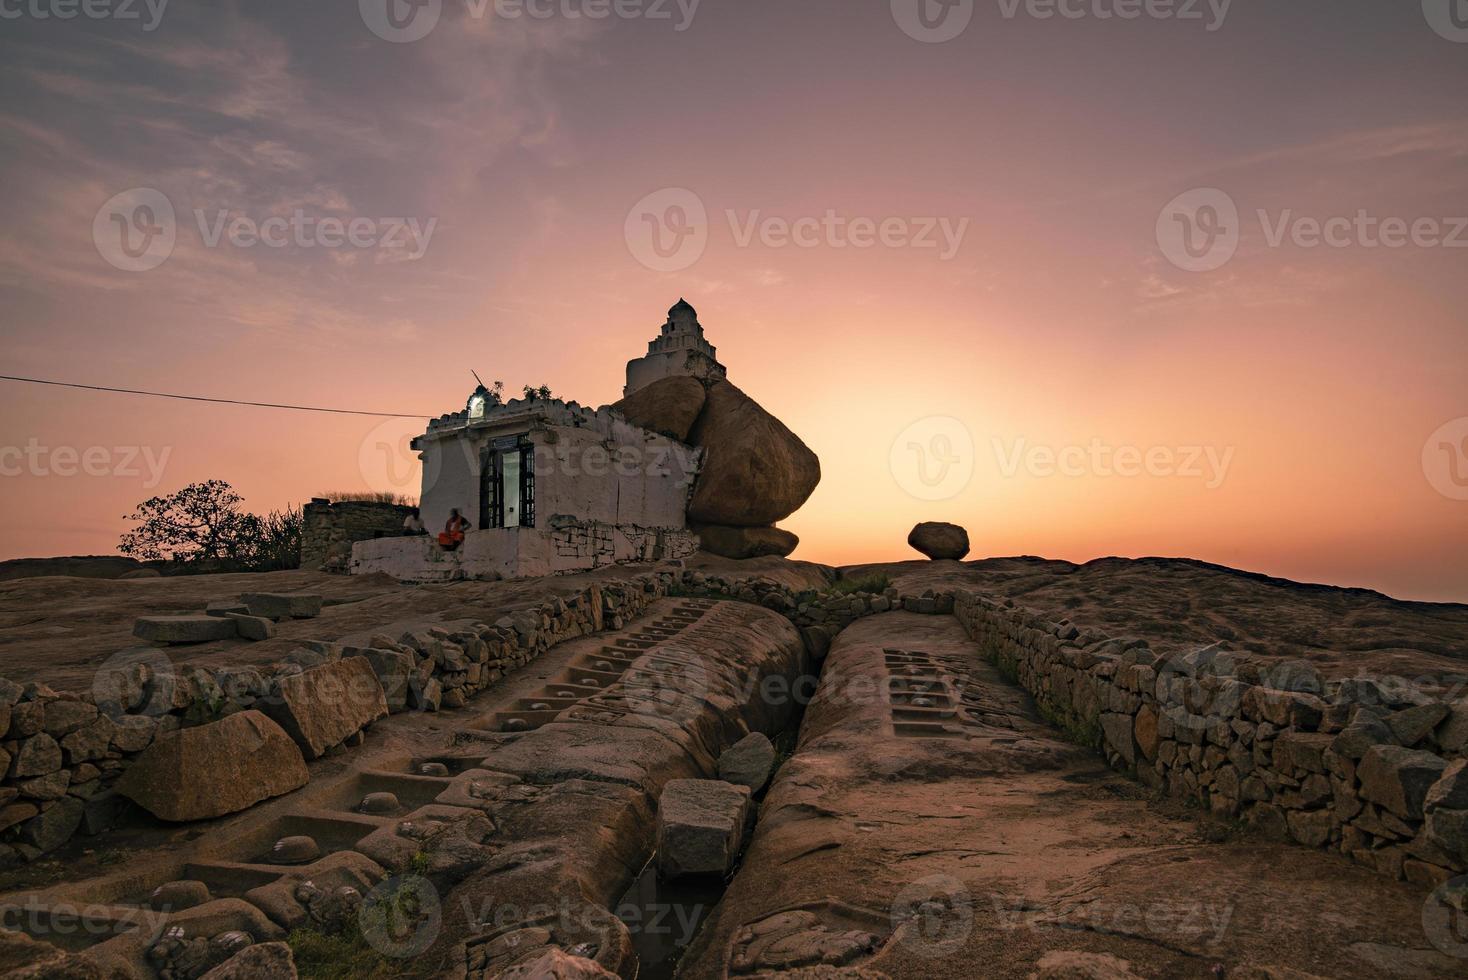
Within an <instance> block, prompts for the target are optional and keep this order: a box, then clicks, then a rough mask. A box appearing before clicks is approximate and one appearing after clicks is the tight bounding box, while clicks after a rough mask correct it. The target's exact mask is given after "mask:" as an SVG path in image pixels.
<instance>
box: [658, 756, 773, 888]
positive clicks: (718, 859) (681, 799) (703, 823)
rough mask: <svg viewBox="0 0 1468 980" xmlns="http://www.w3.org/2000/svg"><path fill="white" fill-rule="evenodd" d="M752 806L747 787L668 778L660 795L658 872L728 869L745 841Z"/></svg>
mask: <svg viewBox="0 0 1468 980" xmlns="http://www.w3.org/2000/svg"><path fill="white" fill-rule="evenodd" d="M749 807H750V802H749V787H748V786H735V785H734V784H733V783H726V782H724V781H723V780H722V779H670V780H669V781H668V783H667V785H666V786H664V787H663V795H662V797H661V798H660V799H659V800H658V840H657V847H658V871H660V872H661V873H662V875H663V877H665V878H680V877H685V876H688V875H723V874H726V873H728V871H729V869H730V868H732V867H734V862H735V860H737V859H738V857H739V849H740V846H741V845H742V844H743V843H744V826H745V823H746V821H747V819H748V817H749Z"/></svg>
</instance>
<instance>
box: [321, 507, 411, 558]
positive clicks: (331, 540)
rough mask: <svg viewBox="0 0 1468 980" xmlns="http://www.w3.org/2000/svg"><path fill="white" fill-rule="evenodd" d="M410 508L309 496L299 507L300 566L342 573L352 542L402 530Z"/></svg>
mask: <svg viewBox="0 0 1468 980" xmlns="http://www.w3.org/2000/svg"><path fill="white" fill-rule="evenodd" d="M411 510H412V508H411V507H405V506H401V505H399V504H387V503H378V502H376V501H370V500H343V501H340V502H337V503H332V502H331V501H329V500H325V499H323V498H320V497H318V498H316V499H315V500H312V501H311V502H310V503H309V504H307V505H306V506H305V507H303V508H301V567H302V568H309V569H313V570H315V569H320V570H321V571H325V572H340V573H343V574H345V573H346V572H347V571H348V569H349V568H350V566H351V561H352V543H353V542H355V541H371V540H372V539H373V538H385V537H396V536H398V535H400V534H402V533H403V520H404V519H405V518H406V517H407V516H408V513H409V511H411Z"/></svg>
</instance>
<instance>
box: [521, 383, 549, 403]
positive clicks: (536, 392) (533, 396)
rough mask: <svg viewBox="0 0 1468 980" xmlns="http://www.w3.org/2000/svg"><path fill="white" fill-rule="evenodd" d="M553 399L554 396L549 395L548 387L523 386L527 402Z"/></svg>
mask: <svg viewBox="0 0 1468 980" xmlns="http://www.w3.org/2000/svg"><path fill="white" fill-rule="evenodd" d="M554 397H556V396H555V395H553V394H551V389H550V385H541V386H540V387H539V388H533V387H531V386H530V385H526V386H525V400H526V401H528V402H533V401H550V400H551V399H552V398H554Z"/></svg>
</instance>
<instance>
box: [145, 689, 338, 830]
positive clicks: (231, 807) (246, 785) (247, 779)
mask: <svg viewBox="0 0 1468 980" xmlns="http://www.w3.org/2000/svg"><path fill="white" fill-rule="evenodd" d="M309 778H310V777H309V775H308V774H307V772H306V763H305V760H303V759H302V758H301V750H300V749H298V748H296V743H295V742H293V741H291V739H290V736H289V735H287V734H286V733H285V732H284V731H282V730H281V728H280V726H279V725H277V724H276V723H275V722H273V721H271V720H270V719H269V718H266V717H265V716H264V715H262V714H261V713H260V712H258V711H241V712H239V713H237V714H233V715H230V716H229V717H227V718H224V719H221V720H220V721H216V722H212V723H210V724H208V725H200V726H198V727H197V728H184V729H180V730H179V731H175V732H169V733H168V734H166V735H160V736H158V738H157V739H155V740H154V742H153V744H152V745H150V746H148V748H147V749H145V750H144V751H143V753H142V754H141V755H139V756H138V757H137V759H136V760H134V761H133V764H132V766H131V768H129V769H128V770H127V771H126V772H125V773H123V775H122V778H121V779H119V780H118V781H117V792H118V793H119V794H120V795H122V796H125V797H127V798H128V799H130V800H132V801H133V802H134V803H136V804H138V805H139V806H141V807H142V808H143V809H145V810H147V811H148V812H149V813H151V814H153V815H154V816H155V817H161V818H162V819H164V820H175V821H184V820H204V819H207V818H209V817H222V816H224V815H225V814H226V813H235V812H237V811H239V810H244V809H246V808H248V807H251V806H254V805H255V804H256V803H259V802H260V801H261V800H268V799H270V798H271V797H272V796H280V795H281V794H282V793H289V792H290V791H291V790H294V789H299V788H301V787H302V786H304V785H306V782H307V780H308V779H309Z"/></svg>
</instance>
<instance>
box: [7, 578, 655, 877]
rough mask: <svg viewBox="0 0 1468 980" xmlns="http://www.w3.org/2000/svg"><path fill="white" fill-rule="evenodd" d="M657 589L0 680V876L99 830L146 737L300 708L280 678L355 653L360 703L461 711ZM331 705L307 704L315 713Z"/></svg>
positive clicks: (596, 588)
mask: <svg viewBox="0 0 1468 980" xmlns="http://www.w3.org/2000/svg"><path fill="white" fill-rule="evenodd" d="M669 581H671V576H670V575H668V574H666V573H665V574H662V575H657V574H644V575H640V576H637V577H635V578H632V579H628V580H626V581H622V582H616V583H607V584H602V585H593V586H588V587H587V588H585V589H583V590H581V591H580V592H577V593H573V594H571V595H569V596H560V595H548V596H547V597H546V598H544V599H542V600H540V601H539V602H538V603H534V604H531V605H529V606H525V607H522V608H518V609H516V610H514V611H511V612H508V613H506V614H505V615H501V616H497V617H496V618H495V620H494V622H493V623H489V622H476V623H472V624H470V625H468V626H463V625H456V626H455V627H454V628H453V629H447V628H441V627H431V628H428V629H424V630H421V631H416V632H411V633H405V634H403V635H401V636H396V637H394V636H387V635H385V634H384V635H380V636H374V637H372V639H371V642H370V644H369V645H368V646H366V647H344V646H342V645H341V644H338V643H331V642H323V641H308V642H307V643H305V644H303V645H302V646H301V647H299V648H298V649H296V650H294V651H292V652H291V653H290V654H288V655H287V656H286V657H285V659H284V661H282V662H281V663H278V664H274V665H271V666H269V667H264V668H262V667H219V668H214V667H202V666H190V667H185V668H181V669H175V668H174V667H173V666H172V664H171V662H170V661H169V659H168V656H167V654H166V653H165V651H163V650H162V649H158V648H141V649H137V650H134V651H129V652H127V653H124V654H119V655H118V656H116V657H113V658H112V659H111V660H109V661H108V662H107V663H106V664H104V665H103V666H102V667H101V668H100V669H99V671H98V674H97V678H96V680H95V682H94V684H93V686H92V690H90V691H86V692H83V693H80V694H78V693H72V692H58V691H54V690H52V689H51V688H49V687H47V686H46V685H44V684H35V683H32V684H27V685H25V686H22V685H20V684H16V683H13V682H10V681H6V680H4V679H3V678H0V868H3V867H6V866H8V865H13V864H16V863H18V862H20V861H27V860H35V859H36V858H38V857H40V856H41V855H43V854H45V853H46V852H48V851H52V850H54V849H56V848H57V847H60V846H61V845H62V844H64V843H66V842H67V841H68V840H69V839H71V838H72V837H73V836H74V835H75V834H78V833H83V834H97V833H101V832H102V831H104V830H106V829H108V828H109V827H111V826H113V825H114V824H115V823H116V822H117V821H118V820H119V819H120V818H121V817H122V815H123V814H124V812H125V811H126V809H127V808H128V806H129V804H128V802H127V801H126V800H124V799H122V798H121V797H119V796H118V795H117V794H116V792H115V791H114V789H113V787H114V786H115V784H116V783H117V780H118V779H119V778H120V777H121V776H122V774H123V773H124V772H125V771H127V769H128V768H129V767H130V766H131V764H132V762H133V761H134V760H135V759H136V758H137V756H138V754H139V753H141V752H142V751H143V750H144V749H146V748H147V747H148V746H149V745H151V744H152V742H153V739H154V738H155V737H156V736H157V735H159V734H161V733H164V732H168V731H173V730H175V729H178V728H181V727H186V726H191V725H199V724H206V723H208V722H211V721H215V720H218V719H219V718H222V717H225V716H227V715H230V714H234V713H236V712H239V711H244V710H248V709H256V710H262V711H265V712H266V713H267V714H271V713H276V714H279V712H280V711H288V712H297V713H299V712H302V711H305V712H310V711H311V710H312V707H311V705H309V704H304V705H303V704H302V702H301V701H300V699H299V698H298V697H294V696H292V695H291V688H292V687H293V685H291V684H289V683H288V682H287V683H282V682H283V681H286V679H287V678H290V677H293V676H294V675H298V674H301V673H303V672H307V671H312V670H315V669H317V668H321V667H323V666H324V665H329V664H333V663H335V662H336V661H339V660H342V659H343V658H347V657H362V658H364V659H366V660H367V662H368V664H370V665H371V667H372V671H373V673H374V674H376V676H377V678H378V681H379V682H380V684H381V687H382V691H381V692H378V691H376V687H377V685H376V684H374V685H373V688H374V691H373V692H372V697H373V698H374V699H375V698H379V697H382V696H383V695H386V698H387V704H388V710H389V711H390V712H393V713H396V712H401V711H437V710H439V709H440V708H456V707H461V706H462V705H463V704H464V703H465V702H466V701H467V699H468V698H470V697H473V696H474V695H476V694H478V693H479V692H480V691H483V690H486V689H488V688H490V687H493V686H494V685H495V684H496V683H498V681H499V680H500V678H501V677H503V676H504V675H505V674H506V673H507V672H508V671H510V670H512V669H513V668H515V667H518V666H522V665H524V664H527V663H529V662H530V661H532V660H534V659H536V658H537V657H539V656H540V655H541V654H542V653H544V652H545V651H546V650H548V649H549V648H550V647H552V646H554V645H555V644H557V643H560V642H561V641H563V640H568V639H574V638H576V637H579V636H585V635H588V634H590V633H594V632H599V631H601V630H603V629H621V628H622V626H623V625H625V623H626V622H627V621H628V620H630V619H633V618H635V617H636V616H638V615H640V614H641V613H642V611H643V610H644V609H645V608H646V607H647V606H648V604H649V603H651V602H652V601H653V600H654V599H656V598H658V597H659V596H661V595H663V594H665V593H666V591H667V587H668V583H669ZM342 696H350V689H347V690H346V691H344V693H343V695H342ZM340 709H341V705H337V704H322V705H320V706H319V710H320V711H321V712H323V713H340ZM360 741H361V740H360V736H355V737H348V738H346V739H345V740H343V741H342V742H339V743H338V744H335V745H329V746H324V749H325V754H328V755H329V754H334V753H336V752H340V751H344V750H346V749H350V748H352V747H354V746H355V745H357V744H360ZM312 754H313V755H314V754H317V753H315V752H313V753H312Z"/></svg>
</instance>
